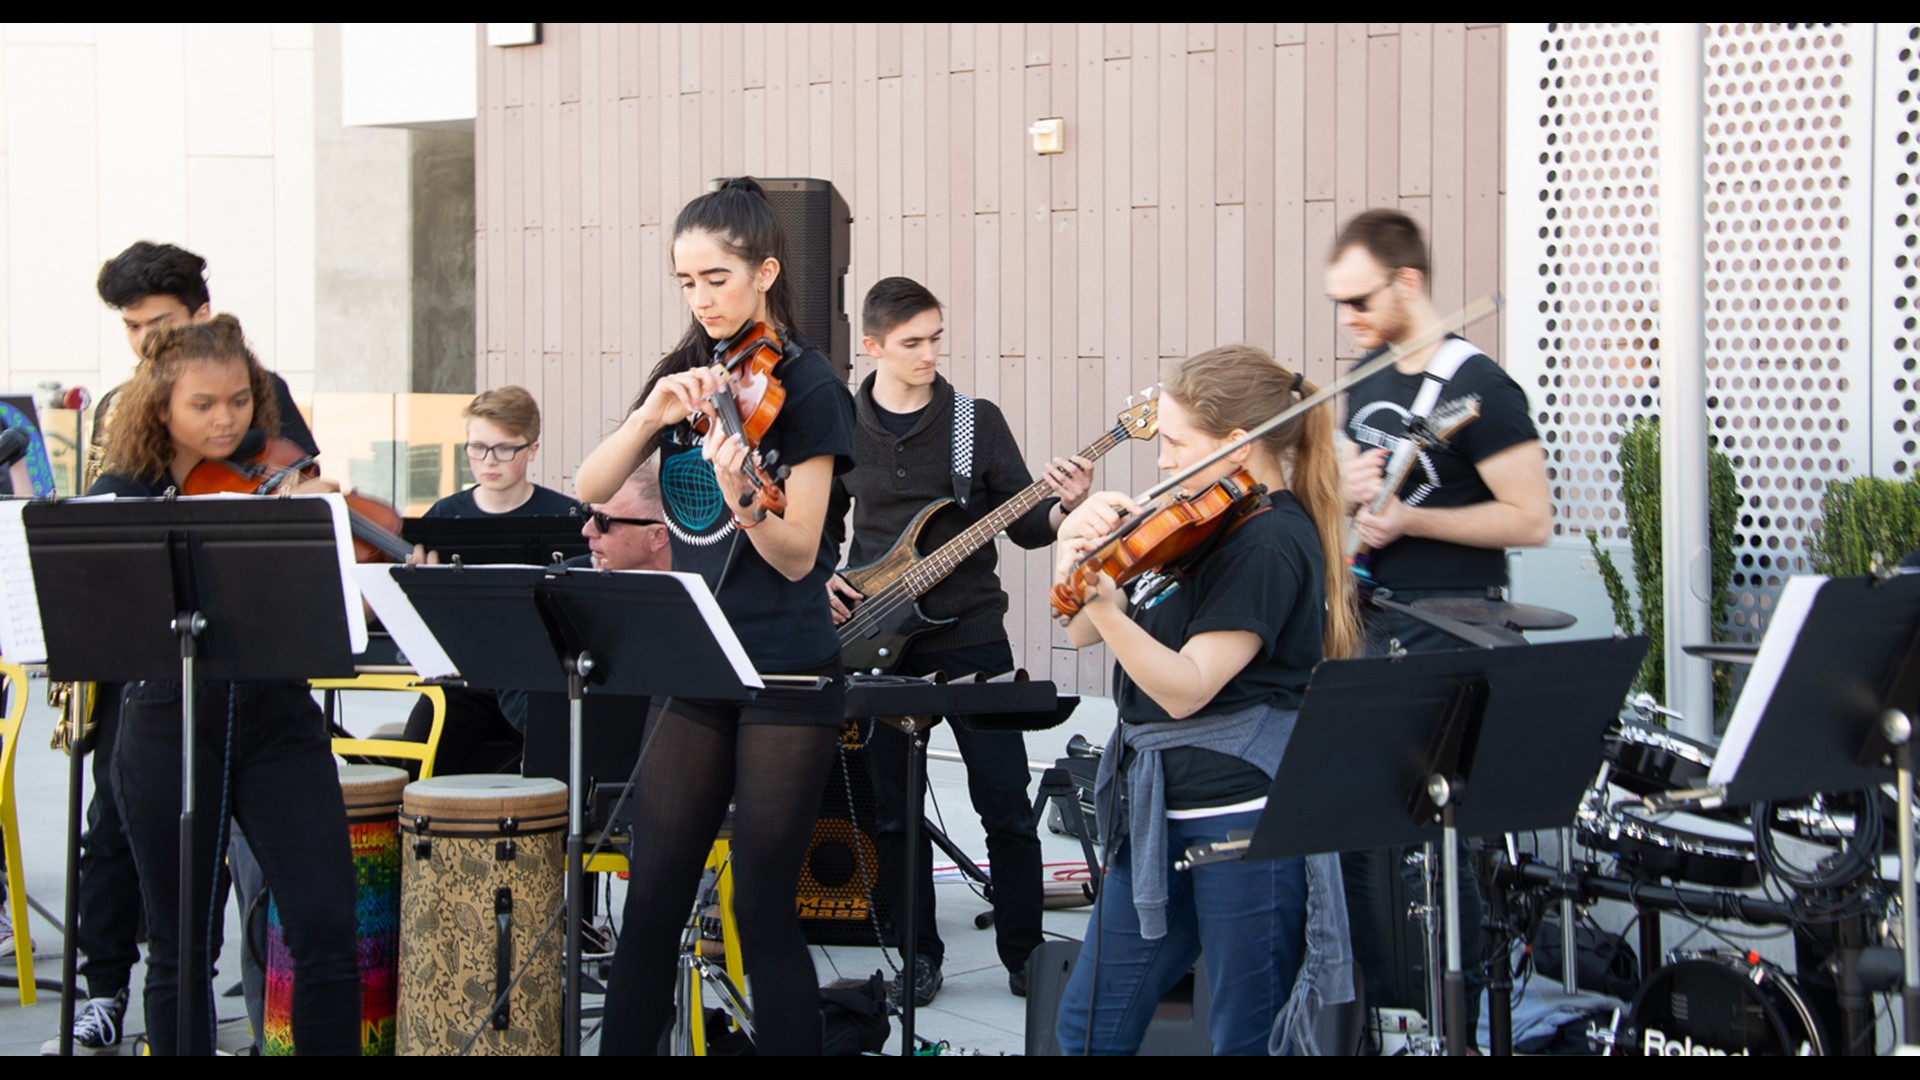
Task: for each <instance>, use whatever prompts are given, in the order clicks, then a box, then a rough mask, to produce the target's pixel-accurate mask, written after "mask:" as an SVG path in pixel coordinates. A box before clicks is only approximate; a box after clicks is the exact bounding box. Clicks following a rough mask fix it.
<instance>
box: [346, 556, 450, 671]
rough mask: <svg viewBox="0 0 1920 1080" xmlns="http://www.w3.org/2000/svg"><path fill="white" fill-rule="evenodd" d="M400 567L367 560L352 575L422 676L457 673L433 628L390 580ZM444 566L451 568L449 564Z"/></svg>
mask: <svg viewBox="0 0 1920 1080" xmlns="http://www.w3.org/2000/svg"><path fill="white" fill-rule="evenodd" d="M397 569H402V568H401V567H396V566H394V565H393V564H391V563H368V564H366V565H363V566H355V567H354V568H353V575H354V577H355V579H356V580H357V581H358V582H359V586H360V592H361V594H362V595H364V596H365V597H366V598H367V603H368V604H369V605H371V606H372V608H373V613H374V614H375V615H378V616H380V622H381V624H382V625H384V626H385V627H386V628H387V632H388V633H389V634H392V635H393V642H394V644H396V645H398V646H400V651H401V652H403V653H405V654H406V656H407V660H408V661H409V662H410V663H412V664H413V670H414V671H416V672H418V673H419V674H420V677H421V678H423V679H437V678H441V677H444V676H448V675H458V674H460V673H459V672H458V671H456V670H455V669H454V666H453V661H452V660H451V659H450V658H448V656H447V651H446V650H445V649H442V648H441V647H440V642H439V639H437V638H435V637H434V636H433V631H431V630H429V629H427V624H426V621H425V620H423V619H421V618H420V612H419V611H417V610H415V608H414V606H413V601H411V600H409V599H407V594H406V593H405V592H404V591H402V590H401V588H400V583H399V582H397V581H395V580H393V572H394V571H395V570H397ZM439 569H442V568H441V567H438V566H419V567H414V568H412V569H411V570H409V571H408V572H409V573H413V572H426V571H433V570H439ZM445 569H448V570H451V569H453V568H452V567H446V568H445Z"/></svg>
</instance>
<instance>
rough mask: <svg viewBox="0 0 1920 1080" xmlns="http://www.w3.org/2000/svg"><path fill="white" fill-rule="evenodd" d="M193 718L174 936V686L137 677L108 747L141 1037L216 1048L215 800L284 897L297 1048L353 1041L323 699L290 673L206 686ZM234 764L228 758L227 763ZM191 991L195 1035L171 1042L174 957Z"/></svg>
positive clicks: (348, 914) (354, 1013)
mask: <svg viewBox="0 0 1920 1080" xmlns="http://www.w3.org/2000/svg"><path fill="white" fill-rule="evenodd" d="M196 712H197V715H196V717H195V724H196V737H195V740H194V741H195V748H194V749H195V754H196V757H195V763H194V775H195V779H196V784H195V789H194V803H195V822H196V826H197V827H196V829H195V831H194V835H193V842H194V848H195V850H194V867H195V870H194V874H195V876H196V877H198V878H201V880H200V881H193V882H189V885H190V886H191V889H192V896H193V897H194V904H195V907H196V911H195V914H194V917H193V921H192V923H191V925H192V926H193V928H194V930H193V934H194V938H193V940H191V941H188V942H185V943H183V942H181V941H180V940H179V921H180V916H179V901H180V875H179V818H180V687H179V685H178V684H177V683H165V682H145V683H134V684H132V685H131V686H129V687H128V689H127V695H126V703H125V706H124V709H123V711H122V714H121V729H120V738H119V746H118V747H116V748H115V752H114V755H113V766H112V767H113V777H114V786H115V789H116V791H117V793H118V794H119V797H120V798H119V802H120V807H121V809H122V810H123V811H124V812H125V821H126V827H127V838H128V840H129V841H130V842H131V845H132V848H133V858H134V861H135V863H136V864H137V865H138V866H139V871H140V887H141V895H142V897H143V898H144V900H145V901H146V905H147V913H148V927H147V933H148V956H147V986H146V1022H147V1035H148V1038H149V1039H150V1040H152V1043H153V1049H154V1052H155V1053H157V1054H175V1053H187V1054H199V1055H204V1054H207V1053H210V1052H211V1049H212V1023H211V1019H210V1018H211V1016H212V1007H213V999H212V987H211V983H210V981H208V978H207V957H208V953H207V950H206V948H205V939H204V937H203V936H202V935H203V934H204V933H205V931H203V930H201V929H200V928H201V927H204V926H207V925H208V924H210V923H211V924H214V925H217V924H218V923H219V921H220V914H221V913H220V911H219V910H218V909H217V908H215V907H214V906H213V898H214V897H215V896H217V895H223V894H221V893H219V892H217V891H216V890H215V888H214V886H215V884H216V882H215V879H216V877H217V874H216V870H217V869H218V867H219V866H220V863H219V861H218V860H217V859H216V855H215V852H216V850H217V849H216V846H215V845H216V844H217V843H218V841H219V839H220V837H221V836H222V835H223V834H224V833H225V829H224V828H223V826H224V824H225V822H224V821H223V820H222V817H221V807H222V805H223V803H224V805H226V806H227V807H228V808H229V810H230V812H231V814H232V816H233V817H234V818H235V819H236V820H238V821H239V822H240V824H241V826H242V827H243V828H245V829H246V832H247V838H248V840H249V841H250V843H251V846H252V848H253V853H254V856H255V857H256V858H257V859H258V860H259V862H260V867H261V869H262V870H263V871H264V872H265V874H266V880H267V886H268V888H269V889H271V890H272V891H273V895H274V897H275V900H276V901H277V902H278V904H279V906H280V917H281V919H282V921H283V923H284V925H285V927H286V942H287V951H288V953H289V955H290V956H291V957H292V960H293V968H294V973H295V979H296V981H295V984H294V995H293V1037H294V1042H295V1044H296V1045H297V1046H298V1047H299V1051H300V1053H302V1054H355V1055H357V1054H358V1053H359V1052H360V975H359V967H358V963H357V960H356V956H355V952H356V946H355V941H354V937H355V932H356V921H355V916H354V905H355V891H356V890H355V884H354V871H353V855H352V851H351V848H350V847H349V844H348V836H347V815H346V807H345V805H344V804H343V803H342V801H341V797H340V780H339V774H338V771H337V770H336V769H335V767H334V763H333V756H332V754H331V753H330V752H329V748H328V743H327V737H326V730H325V727H324V726H323V724H322V721H321V717H320V710H319V708H318V706H316V705H315V704H314V702H313V698H312V697H311V696H310V695H309V694H308V693H307V688H306V687H305V686H304V685H302V684H300V683H290V682H242V683H232V684H226V683H204V684H201V686H200V687H199V692H198V705H197V708H196ZM229 762H230V763H231V767H230V769H229V767H228V763H229ZM183 955H184V957H185V962H186V963H187V964H189V965H190V968H189V970H190V971H191V972H192V973H193V978H194V980H195V982H196V985H197V986H199V987H200V988H201V992H200V993H197V994H195V995H194V998H193V1000H190V1001H188V1002H187V1003H186V1006H185V1007H186V1008H187V1009H189V1010H190V1013H191V1016H192V1020H191V1025H190V1028H189V1031H190V1033H191V1034H190V1038H191V1040H192V1042H191V1044H190V1045H188V1046H186V1047H180V1046H178V1045H177V1044H176V1038H175V1028H176V1022H175V1017H176V1010H177V1009H178V1008H179V1007H181V1006H180V1002H179V983H180V968H181V963H182V957H183Z"/></svg>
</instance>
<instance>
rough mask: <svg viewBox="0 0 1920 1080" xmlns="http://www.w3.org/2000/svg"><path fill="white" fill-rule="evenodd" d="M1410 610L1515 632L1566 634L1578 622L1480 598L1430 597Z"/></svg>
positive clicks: (1532, 606)
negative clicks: (1568, 628) (1553, 631)
mask: <svg viewBox="0 0 1920 1080" xmlns="http://www.w3.org/2000/svg"><path fill="white" fill-rule="evenodd" d="M1408 606H1409V607H1414V608H1418V609H1419V610H1421V611H1427V612H1432V613H1433V614H1435V615H1444V616H1446V617H1447V618H1449V619H1458V620H1459V621H1461V622H1463V623H1471V624H1472V625H1475V626H1504V627H1508V628H1510V629H1513V630H1565V629H1566V628H1567V627H1569V626H1572V625H1573V624H1574V623H1576V622H1578V621H1579V620H1578V619H1576V618H1574V617H1573V616H1572V615H1569V614H1567V613H1566V612H1564V611H1555V610H1554V609H1553V608H1548V607H1540V606H1538V605H1535V604H1510V603H1507V602H1506V601H1504V600H1482V599H1480V598H1479V597H1477V596H1431V597H1428V598H1427V599H1425V600H1415V601H1414V602H1413V603H1412V604H1410V605H1408Z"/></svg>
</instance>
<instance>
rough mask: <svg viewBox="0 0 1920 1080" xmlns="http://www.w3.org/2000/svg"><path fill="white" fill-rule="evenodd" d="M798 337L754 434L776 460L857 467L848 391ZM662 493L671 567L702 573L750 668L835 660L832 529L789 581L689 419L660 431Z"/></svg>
mask: <svg viewBox="0 0 1920 1080" xmlns="http://www.w3.org/2000/svg"><path fill="white" fill-rule="evenodd" d="M799 344H800V345H801V346H802V348H803V349H804V350H805V351H804V352H802V353H801V354H800V355H799V356H798V357H796V358H794V359H792V360H790V361H786V362H784V363H783V364H781V366H779V367H778V368H776V369H775V371H774V375H775V376H776V377H777V378H779V379H780V381H781V382H782V383H783V384H785V386H786V391H787V400H786V404H785V405H783V406H782V407H781V409H780V415H779V416H777V417H776V418H775V419H774V421H773V425H772V426H771V427H770V428H769V429H768V430H767V434H766V437H765V438H763V439H761V441H760V450H761V453H762V454H765V453H767V452H769V451H775V450H777V451H779V454H780V463H781V464H783V465H789V466H792V467H794V468H798V467H799V466H800V465H801V464H802V463H803V462H805V461H807V460H808V459H810V458H816V457H831V458H833V459H834V463H833V471H834V472H835V473H836V474H838V473H843V472H846V471H847V470H848V469H851V468H852V467H853V398H852V396H851V395H850V394H848V393H847V388H846V385H845V384H844V383H842V382H841V381H840V380H839V378H838V377H837V376H836V374H835V373H834V369H833V365H832V363H831V362H829V361H828V360H827V358H826V356H825V355H823V354H822V353H821V352H820V351H819V350H817V349H812V348H806V346H805V343H804V342H799ZM660 494H661V502H662V503H663V504H664V505H665V507H666V512H667V532H668V534H669V536H670V537H671V539H672V544H673V568H674V569H675V570H685V571H689V572H692V573H696V574H699V575H700V576H701V577H703V578H705V579H706V582H707V587H708V588H710V589H713V590H714V591H715V593H716V595H717V597H718V599H719V601H720V610H721V611H722V612H724V613H725V614H726V616H727V619H728V621H729V622H731V623H732V624H733V629H734V632H735V633H736V634H738V635H739V636H740V641H741V643H742V644H744V645H745V646H746V649H747V656H748V657H749V658H751V659H752V660H753V666H754V667H755V668H756V669H758V670H760V671H762V672H765V673H768V674H783V673H793V672H802V671H809V670H812V669H815V668H819V667H824V666H828V665H830V664H833V663H837V662H838V660H839V657H840V637H839V635H838V634H836V633H835V632H834V628H833V617H832V615H831V614H830V613H829V611H828V608H827V578H829V577H831V576H832V574H833V569H834V565H835V563H836V562H837V560H838V557H839V552H838V551H837V550H836V549H835V547H834V545H833V544H832V543H830V542H829V540H828V538H827V531H828V530H825V529H823V530H822V531H821V536H820V548H819V552H818V554H817V555H816V556H815V558H814V563H813V569H812V570H810V571H809V572H808V573H807V576H805V577H803V578H801V579H800V580H799V581H788V580H787V578H786V576H785V575H783V574H782V573H780V571H778V570H775V569H774V568H773V567H772V566H769V565H768V564H767V562H766V560H764V559H762V558H761V557H760V553H759V552H758V551H757V550H756V549H755V548H754V546H753V543H752V542H751V541H750V540H749V539H748V538H747V537H745V536H742V535H738V534H739V529H738V528H736V527H735V526H734V523H733V510H734V508H733V507H731V506H729V505H727V499H726V498H725V496H724V495H723V494H722V492H721V489H720V484H719V481H717V480H715V479H714V476H713V466H711V465H709V464H708V463H707V462H706V460H705V459H703V458H702V457H701V456H700V445H699V441H698V437H697V436H695V435H694V434H693V432H692V430H691V429H690V428H688V427H686V426H685V425H681V426H679V427H676V428H674V429H673V430H671V431H669V432H667V433H666V437H665V438H664V439H663V440H662V441H661V444H660ZM736 547H738V549H739V550H738V552H737V554H735V553H734V551H735V548H736ZM730 555H731V557H732V561H733V568H732V570H731V572H728V571H727V570H726V567H727V562H728V559H729V556H730ZM723 573H724V574H725V578H726V580H725V581H724V582H722V581H721V577H722V574H723Z"/></svg>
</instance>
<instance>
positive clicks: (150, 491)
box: [87, 473, 174, 499]
mask: <svg viewBox="0 0 1920 1080" xmlns="http://www.w3.org/2000/svg"><path fill="white" fill-rule="evenodd" d="M173 486H174V483H173V475H172V474H171V473H169V474H167V475H165V476H162V477H161V478H160V479H158V480H142V479H140V478H139V477H136V476H127V475H125V474H123V473H101V474H100V475H99V476H97V477H95V478H94V481H93V486H92V487H90V488H88V489H87V494H89V495H117V496H119V497H120V498H122V499H158V498H160V497H161V496H162V495H165V494H166V493H167V489H168V488H170V487H173Z"/></svg>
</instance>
